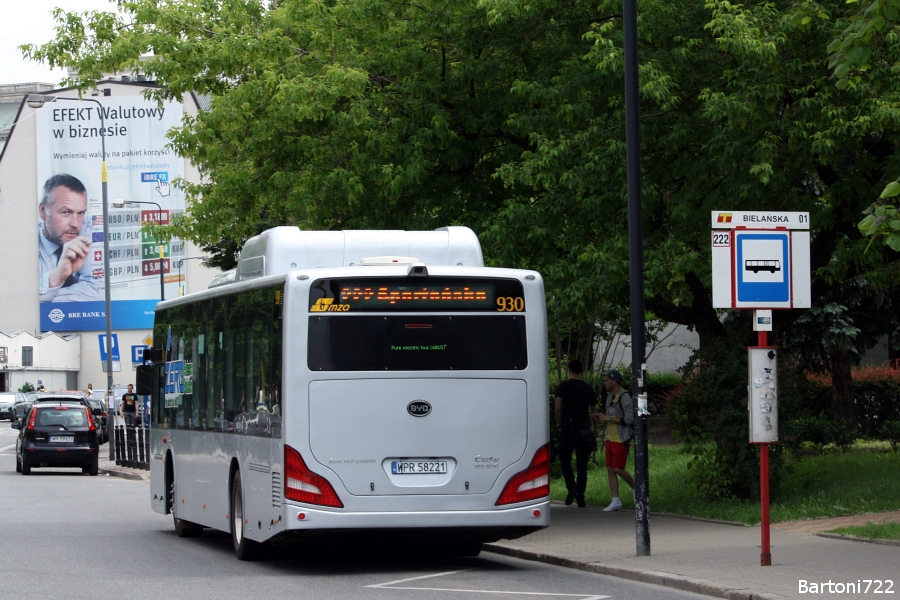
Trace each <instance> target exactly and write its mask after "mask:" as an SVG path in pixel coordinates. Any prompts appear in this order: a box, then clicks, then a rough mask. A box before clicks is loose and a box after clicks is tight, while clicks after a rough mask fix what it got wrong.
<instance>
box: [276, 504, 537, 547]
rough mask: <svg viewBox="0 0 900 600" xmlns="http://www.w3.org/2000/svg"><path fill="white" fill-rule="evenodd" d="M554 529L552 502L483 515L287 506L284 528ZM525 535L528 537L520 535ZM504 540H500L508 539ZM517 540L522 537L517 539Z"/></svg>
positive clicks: (501, 509)
mask: <svg viewBox="0 0 900 600" xmlns="http://www.w3.org/2000/svg"><path fill="white" fill-rule="evenodd" d="M549 525H550V500H549V499H548V500H546V501H544V502H540V503H537V504H529V505H527V506H517V507H514V508H498V509H495V510H481V511H473V510H466V511H416V512H343V511H330V510H322V509H317V508H311V507H306V506H296V505H292V504H286V505H285V522H284V527H285V529H286V530H289V531H295V532H300V531H312V530H322V529H357V530H372V529H446V528H464V529H467V530H477V529H482V528H483V529H485V530H498V529H505V528H509V529H510V531H514V530H518V529H520V528H525V529H527V530H528V531H526V532H525V533H530V532H531V531H535V530H537V529H542V528H544V527H548V526H549ZM520 535H524V533H522V534H520ZM505 537H507V536H500V537H497V538H496V539H501V538H505ZM514 537H519V535H515V536H514Z"/></svg>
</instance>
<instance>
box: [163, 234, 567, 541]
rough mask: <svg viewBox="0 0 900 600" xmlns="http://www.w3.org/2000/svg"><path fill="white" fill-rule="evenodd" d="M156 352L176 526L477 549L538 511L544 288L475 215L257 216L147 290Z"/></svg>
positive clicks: (545, 513) (542, 502)
mask: <svg viewBox="0 0 900 600" xmlns="http://www.w3.org/2000/svg"><path fill="white" fill-rule="evenodd" d="M151 356H153V357H154V361H155V362H154V366H153V371H152V373H153V377H152V385H151V386H150V387H151V388H152V409H151V419H152V426H151V427H152V428H151V454H152V460H151V465H152V466H151V496H152V499H151V502H152V506H153V509H154V510H156V511H157V512H160V513H163V514H169V513H172V515H173V518H174V523H175V530H176V532H177V534H178V535H179V536H183V537H193V536H196V535H199V534H200V532H201V531H202V528H203V527H211V528H214V529H219V530H221V531H225V532H230V533H231V534H232V539H233V542H234V548H235V553H236V554H237V556H238V558H240V559H252V558H254V557H256V556H258V555H259V554H260V552H261V551H262V549H263V547H264V545H265V544H266V543H271V542H276V541H279V540H282V539H285V538H291V537H304V536H308V535H315V536H318V537H323V536H325V537H330V536H334V537H338V536H348V535H352V536H362V535H387V534H389V535H390V536H391V537H393V538H400V539H403V538H410V539H413V538H416V539H424V540H426V541H427V542H428V543H429V544H432V545H433V546H434V547H435V548H438V549H441V550H444V549H446V550H447V551H448V552H451V553H453V554H456V555H469V556H471V555H475V554H477V553H478V552H479V551H480V550H481V545H482V544H483V543H484V542H490V541H495V540H498V539H503V538H516V537H520V536H522V535H526V534H528V533H531V532H533V531H536V530H538V529H541V528H543V527H546V526H547V525H549V493H550V488H549V410H548V402H547V393H548V373H547V367H548V364H547V321H546V309H545V303H544V288H543V282H542V280H541V276H540V275H539V274H538V273H536V272H534V271H526V270H515V269H499V268H486V267H484V264H483V258H482V252H481V246H480V244H479V242H478V239H477V237H476V236H475V234H474V233H473V232H472V231H471V230H469V229H468V228H465V227H446V228H442V229H438V230H436V231H428V232H406V231H336V232H312V231H300V230H299V229H298V228H295V227H277V228H274V229H271V230H268V231H266V232H264V233H262V234H261V235H259V236H257V237H254V238H252V239H251V240H249V241H248V242H247V244H246V245H245V246H244V249H243V251H242V253H241V256H240V259H239V261H238V266H237V269H235V271H234V272H233V273H229V274H227V276H225V277H220V280H219V281H214V282H213V284H212V285H211V287H210V289H208V290H206V291H204V292H201V293H197V294H191V295H189V296H185V297H182V298H177V299H173V300H168V301H166V302H162V303H160V304H159V306H158V308H157V312H156V320H155V326H154V332H153V351H152V352H151Z"/></svg>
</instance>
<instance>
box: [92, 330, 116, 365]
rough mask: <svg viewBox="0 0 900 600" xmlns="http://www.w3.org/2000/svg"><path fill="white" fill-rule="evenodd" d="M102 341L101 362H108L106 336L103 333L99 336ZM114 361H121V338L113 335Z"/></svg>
mask: <svg viewBox="0 0 900 600" xmlns="http://www.w3.org/2000/svg"><path fill="white" fill-rule="evenodd" d="M97 338H98V339H99V341H100V360H101V361H104V362H106V334H105V333H101V334H100V335H98V336H97ZM112 359H113V360H119V336H118V334H115V333H114V334H112Z"/></svg>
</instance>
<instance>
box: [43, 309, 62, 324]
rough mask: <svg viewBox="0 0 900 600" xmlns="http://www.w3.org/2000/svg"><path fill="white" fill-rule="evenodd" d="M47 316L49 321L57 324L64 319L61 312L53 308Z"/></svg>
mask: <svg viewBox="0 0 900 600" xmlns="http://www.w3.org/2000/svg"><path fill="white" fill-rule="evenodd" d="M47 316H48V317H50V320H51V321H53V322H54V323H59V322H60V321H62V320H63V319H65V318H66V315H64V314H63V311H61V310H59V309H58V308H54V309H53V310H51V311H50V314H49V315H47Z"/></svg>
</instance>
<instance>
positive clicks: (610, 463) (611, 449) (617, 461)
mask: <svg viewBox="0 0 900 600" xmlns="http://www.w3.org/2000/svg"><path fill="white" fill-rule="evenodd" d="M630 447H631V446H630V445H625V444H623V443H622V442H610V441H609V440H606V466H607V467H612V468H613V469H624V468H625V462H626V461H627V460H628V450H629V448H630Z"/></svg>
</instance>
